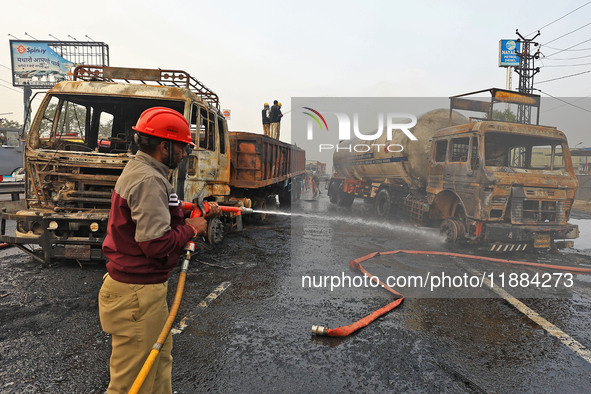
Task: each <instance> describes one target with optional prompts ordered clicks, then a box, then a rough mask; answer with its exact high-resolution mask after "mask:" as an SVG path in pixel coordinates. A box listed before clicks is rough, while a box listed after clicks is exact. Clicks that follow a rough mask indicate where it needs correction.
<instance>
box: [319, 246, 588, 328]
mask: <svg viewBox="0 0 591 394" xmlns="http://www.w3.org/2000/svg"><path fill="white" fill-rule="evenodd" d="M398 253H406V254H427V255H437V256H451V257H460V258H468V259H474V260H484V261H491V262H497V263H506V264H516V265H526V266H533V267H542V268H549V269H555V270H562V271H573V272H581V273H591V268H581V267H567V266H562V265H553V264H542V263H532V262H527V261H517V260H507V259H499V258H494V257H484V256H474V255H468V254H461V253H451V252H437V251H426V250H393V251H389V252H374V253H370V254H368V255H365V256H363V257H359V258H357V259H355V260H351V262H350V263H349V266H350V267H351V269H357V270H359V271H360V272H361V273H362V274H364V275H367V277H369V278H370V280H374V279H373V278H374V276H373V275H372V274H370V273H369V272H367V271H366V270H365V268H363V266H362V265H361V263H362V262H364V261H366V260H369V259H372V258H374V257H377V256H386V255H393V254H398ZM375 281H376V282H378V283H379V284H380V285H381V286H382V287H383V288H384V289H386V290H387V291H389V292H390V293H392V294H394V295H395V296H397V297H399V298H396V299H395V300H394V301H392V302H391V303H389V304H388V305H386V306H384V307H382V308H380V309H378V310H376V311H374V312H372V313H370V314H369V315H367V316H365V317H364V318H362V319H360V320H358V321H356V322H355V323H352V324H349V325H347V326H342V327H338V328H333V329H331V328H328V327H324V326H319V325H314V326H312V334H313V335H323V336H329V337H346V336H348V335H350V334H352V333H354V332H355V331H357V330H359V329H360V328H363V327H365V326H367V325H369V324H370V323H371V322H373V321H374V320H376V319H377V318H378V317H380V316H383V315H385V314H386V313H388V312H390V311H391V310H392V309H394V308H396V307H397V306H398V305H400V304H401V303H402V301H403V300H404V296H403V295H402V294H400V293H398V292H397V291H395V290H394V289H392V288H391V287H389V286H388V285H386V284H385V283H383V282H382V281H381V280H379V279H378V278H376V279H375Z"/></svg>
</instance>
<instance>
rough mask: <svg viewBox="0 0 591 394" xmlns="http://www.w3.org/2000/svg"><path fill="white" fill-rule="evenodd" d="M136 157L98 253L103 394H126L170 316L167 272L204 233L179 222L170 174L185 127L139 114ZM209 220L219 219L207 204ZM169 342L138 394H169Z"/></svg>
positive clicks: (171, 117)
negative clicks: (106, 353) (106, 370)
mask: <svg viewBox="0 0 591 394" xmlns="http://www.w3.org/2000/svg"><path fill="white" fill-rule="evenodd" d="M133 129H134V130H136V131H137V132H138V134H137V137H138V138H137V139H138V143H139V145H140V150H139V151H138V152H137V154H136V156H135V157H134V158H133V159H132V160H130V161H129V162H128V163H127V165H126V166H125V168H124V170H123V172H122V174H121V176H120V177H119V179H118V180H117V183H116V185H115V190H114V191H113V195H112V197H111V212H110V214H109V221H108V225H107V236H106V237H105V241H104V242H103V252H104V254H105V256H106V257H107V258H108V260H109V261H108V262H107V271H108V274H106V275H105V278H104V281H103V285H102V287H101V290H100V293H99V315H100V320H101V325H102V327H103V330H104V331H105V332H107V333H109V334H111V336H112V353H111V360H110V365H109V366H110V373H111V381H110V383H109V388H108V390H107V392H108V393H127V392H128V391H129V389H130V388H131V386H132V384H133V382H134V380H135V378H136V376H137V375H138V373H139V371H140V370H141V368H142V365H143V363H144V361H145V360H146V358H147V356H148V354H149V353H150V350H151V347H152V345H153V344H154V343H155V342H156V340H157V339H158V336H159V334H160V331H161V330H162V327H163V326H164V323H165V322H166V319H167V316H168V306H167V303H166V295H167V288H168V287H167V285H168V278H169V276H170V271H171V270H172V269H173V268H174V267H175V266H176V265H177V263H178V261H179V257H180V254H181V252H182V250H183V247H184V245H185V244H186V243H187V241H189V240H191V239H192V238H193V237H195V236H196V235H202V234H205V232H206V229H207V222H206V220H205V219H204V218H188V219H185V218H184V215H183V212H182V210H181V207H180V205H179V201H178V198H177V197H176V194H174V192H173V188H172V186H171V185H170V183H169V182H168V173H169V171H170V169H171V168H175V167H176V166H177V165H178V163H179V162H180V161H181V160H182V159H183V158H184V157H185V156H186V155H187V152H186V151H185V148H186V147H187V145H191V146H195V145H194V144H193V142H192V140H191V132H190V129H189V123H188V122H187V120H186V119H185V118H184V117H183V115H181V114H180V113H178V112H176V111H174V110H172V109H170V108H163V107H154V108H150V109H148V110H146V111H144V112H143V113H142V115H141V116H140V118H139V120H138V122H137V125H136V126H135V127H133ZM212 206H213V208H212V209H211V211H210V213H211V215H217V214H218V213H219V207H217V205H216V204H212ZM171 350H172V337H171V336H170V335H169V337H168V338H167V340H166V342H165V343H164V345H163V347H162V349H161V351H160V353H159V355H158V356H157V358H156V360H155V362H154V364H153V366H152V369H151V371H150V373H149V374H148V376H147V377H146V380H145V381H144V383H143V385H142V392H146V393H152V392H153V393H171V392H172V385H171V371H172V356H171V354H170V353H171Z"/></svg>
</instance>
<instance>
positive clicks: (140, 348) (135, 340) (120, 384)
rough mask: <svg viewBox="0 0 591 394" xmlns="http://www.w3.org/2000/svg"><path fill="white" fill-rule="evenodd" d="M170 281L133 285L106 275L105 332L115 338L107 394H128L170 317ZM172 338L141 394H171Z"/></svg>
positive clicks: (102, 301) (101, 312) (102, 316)
mask: <svg viewBox="0 0 591 394" xmlns="http://www.w3.org/2000/svg"><path fill="white" fill-rule="evenodd" d="M167 289H168V282H166V283H158V284H154V285H134V284H128V283H121V282H117V281H116V280H114V279H113V278H111V277H110V276H109V275H106V276H105V280H104V281H103V286H102V287H101V290H100V292H99V316H100V319H101V325H102V327H103V330H104V331H105V332H107V333H109V334H111V336H112V348H113V349H112V353H111V360H110V363H109V369H110V372H111V381H110V383H109V388H108V389H107V392H108V393H109V394H111V393H127V392H128V391H129V389H130V388H131V385H132V384H133V382H134V380H135V378H136V377H137V375H138V373H139V372H140V370H141V369H142V366H143V365H144V362H145V361H146V358H147V357H148V354H150V350H151V349H152V345H154V343H156V341H157V340H158V336H159V335H160V331H162V327H164V323H165V322H166V319H167V317H168V305H167V303H166V294H167ZM171 350H172V335H169V336H168V338H167V339H166V342H164V346H163V347H162V350H161V351H160V353H159V354H158V357H156V360H155V361H154V365H153V366H152V369H151V370H150V373H149V374H148V376H147V377H146V380H145V381H144V384H143V385H142V388H141V390H140V393H172V383H171V373H172V356H171V354H170V352H171Z"/></svg>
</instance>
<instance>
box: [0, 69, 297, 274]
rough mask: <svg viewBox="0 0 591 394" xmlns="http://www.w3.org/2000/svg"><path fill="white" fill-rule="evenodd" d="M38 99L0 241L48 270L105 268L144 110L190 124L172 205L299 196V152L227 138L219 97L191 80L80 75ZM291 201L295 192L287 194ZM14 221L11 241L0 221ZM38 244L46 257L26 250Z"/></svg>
mask: <svg viewBox="0 0 591 394" xmlns="http://www.w3.org/2000/svg"><path fill="white" fill-rule="evenodd" d="M73 79H74V80H73V81H67V82H61V83H59V84H57V85H56V86H55V87H54V88H52V89H51V90H50V91H49V92H48V93H47V95H46V97H45V98H44V100H43V102H42V104H41V106H40V108H39V110H38V112H37V114H36V116H35V119H34V121H33V123H32V125H31V128H30V130H29V133H28V135H27V138H26V144H25V152H24V165H25V171H26V192H25V194H26V209H25V210H21V211H18V212H14V213H8V212H3V213H2V216H1V219H2V220H1V236H0V239H1V240H2V241H4V242H8V243H12V244H15V245H16V246H18V247H19V248H21V249H23V250H25V251H27V252H28V253H31V254H32V255H33V256H35V257H36V258H37V259H39V260H41V261H43V262H46V263H48V262H49V261H50V260H51V259H52V258H72V259H79V260H89V259H102V258H103V255H102V251H101V244H102V241H103V239H104V237H105V235H106V228H107V219H108V214H109V209H110V204H111V194H112V191H113V188H114V186H115V183H116V181H117V178H118V177H119V175H120V174H121V172H122V171H123V168H124V167H125V165H126V164H127V162H128V161H129V160H130V159H131V158H132V157H134V154H135V152H136V151H137V149H138V146H137V145H136V144H135V143H134V138H133V133H134V132H133V130H132V128H131V127H132V126H133V125H135V123H136V122H137V119H138V118H139V116H140V114H141V113H142V112H143V111H144V110H146V109H147V108H150V107H154V106H163V107H169V108H172V109H174V110H176V111H178V112H180V113H182V114H184V116H185V117H186V118H187V120H188V121H189V124H190V127H191V134H192V137H193V141H194V143H195V144H196V147H195V148H194V149H192V150H191V152H190V154H189V155H188V156H187V158H186V159H185V160H184V161H183V162H181V164H180V165H179V167H178V168H177V169H175V170H174V171H173V172H172V173H171V182H172V185H173V187H174V188H175V190H176V192H177V194H178V195H179V198H180V199H182V200H185V201H190V202H200V201H216V202H218V203H219V204H222V205H230V206H245V207H247V208H250V207H252V208H255V209H257V208H258V209H262V208H264V207H265V206H266V204H267V202H268V201H275V196H276V195H278V196H279V199H280V201H281V203H282V204H288V203H290V202H291V198H292V195H293V197H294V198H297V197H299V191H300V190H301V183H302V182H301V181H302V179H303V176H304V172H305V169H304V167H305V152H304V151H303V150H302V149H299V148H297V147H295V146H293V145H290V144H287V143H284V142H280V141H278V140H275V139H271V138H269V137H265V136H263V135H259V134H253V133H244V132H232V133H229V132H228V126H227V123H226V119H225V118H224V116H223V115H222V113H221V111H220V106H219V99H218V96H217V95H216V94H215V93H214V92H212V91H211V90H210V89H208V88H207V87H206V86H204V85H203V84H202V83H201V82H199V81H198V80H197V79H195V78H193V77H191V76H190V75H189V74H188V73H186V72H184V71H179V70H160V69H157V70H152V69H132V68H117V67H99V66H79V67H77V68H76V69H75V71H74V76H73ZM292 192H294V193H292ZM7 220H15V221H16V222H17V223H16V231H15V234H14V236H12V235H7V234H6V221H7ZM241 228H242V221H241V216H240V215H236V214H226V215H225V216H223V217H221V218H220V220H218V219H214V220H211V221H210V222H209V229H208V235H207V237H208V240H209V242H211V243H219V242H221V240H222V236H223V232H224V231H230V230H240V229H241ZM35 244H37V245H40V246H41V249H42V253H43V256H42V257H39V256H36V255H37V253H34V252H35V251H34V250H33V248H32V247H31V245H33V246H34V245H35Z"/></svg>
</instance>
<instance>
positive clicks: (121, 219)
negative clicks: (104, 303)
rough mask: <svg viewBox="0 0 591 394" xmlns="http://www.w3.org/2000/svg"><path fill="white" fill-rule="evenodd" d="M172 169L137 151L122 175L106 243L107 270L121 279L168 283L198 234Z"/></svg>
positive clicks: (118, 183)
mask: <svg viewBox="0 0 591 394" xmlns="http://www.w3.org/2000/svg"><path fill="white" fill-rule="evenodd" d="M168 171H169V169H168V166H166V165H165V164H163V163H161V162H159V161H157V160H156V159H154V158H153V157H152V156H150V155H148V154H146V153H144V152H141V151H138V152H137V155H136V157H135V158H133V159H132V160H130V161H129V163H127V165H126V166H125V169H124V170H123V172H122V173H121V176H120V177H119V179H118V180H117V184H116V185H115V190H114V191H113V195H112V197H111V212H110V214H109V222H108V226H107V236H106V237H105V241H104V242H103V253H104V254H105V256H106V257H107V258H108V259H109V261H108V262H107V270H108V271H109V275H111V277H112V278H113V279H115V280H116V281H119V282H124V283H133V284H153V283H163V282H166V281H167V280H168V277H169V276H170V271H171V270H172V269H173V268H174V267H175V266H176V265H177V263H178V261H179V257H180V255H181V253H182V250H183V247H184V246H185V244H186V243H187V241H189V240H190V239H191V238H192V237H193V236H194V231H193V228H192V227H191V226H189V225H187V224H185V220H184V216H183V212H182V210H181V208H180V206H179V204H178V201H175V198H174V196H175V195H174V193H173V189H172V186H171V185H170V183H169V182H168V179H167V175H168ZM171 196H173V198H171Z"/></svg>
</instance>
